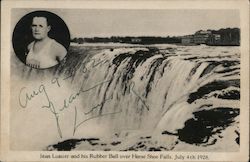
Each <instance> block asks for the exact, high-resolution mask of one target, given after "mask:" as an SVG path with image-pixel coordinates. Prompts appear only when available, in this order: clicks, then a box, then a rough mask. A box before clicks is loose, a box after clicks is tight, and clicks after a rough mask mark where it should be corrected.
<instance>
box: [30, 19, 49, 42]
mask: <svg viewBox="0 0 250 162" xmlns="http://www.w3.org/2000/svg"><path fill="white" fill-rule="evenodd" d="M31 29H32V35H33V37H34V38H35V39H36V40H41V39H44V38H46V37H47V36H48V32H49V31H50V26H48V24H47V20H46V18H45V17H34V18H33V21H32V25H31Z"/></svg>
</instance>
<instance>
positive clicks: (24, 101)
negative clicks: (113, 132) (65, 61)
mask: <svg viewBox="0 0 250 162" xmlns="http://www.w3.org/2000/svg"><path fill="white" fill-rule="evenodd" d="M106 63H108V61H96V60H92V63H91V66H90V67H89V68H90V69H88V68H86V67H85V66H83V71H82V72H87V71H90V70H91V69H93V68H95V67H96V66H97V65H101V64H106ZM69 77H71V76H67V77H66V78H63V79H60V78H57V77H55V78H52V79H51V84H54V85H56V86H57V88H63V86H62V85H61V80H65V79H68V78H69ZM111 82H112V80H105V81H101V82H99V83H97V84H94V85H93V86H90V87H87V88H85V85H84V84H82V85H81V86H80V88H79V89H78V90H77V91H76V92H74V93H71V94H70V95H69V96H68V97H66V98H64V99H63V100H62V103H61V106H59V107H55V103H54V102H53V100H52V99H51V98H50V94H49V93H48V91H47V87H46V86H45V84H40V85H39V86H38V88H37V89H33V90H31V91H29V90H28V88H27V87H22V88H21V89H20V92H19V105H20V106H21V108H24V109H25V108H27V107H28V106H29V103H30V102H31V101H32V100H33V99H34V98H37V97H41V96H44V97H45V99H46V102H45V103H43V105H41V108H46V109H49V110H50V112H51V113H52V114H53V116H54V118H55V121H56V125H57V131H58V134H59V136H60V137H61V138H62V131H61V126H60V123H59V118H60V113H62V112H63V111H64V110H65V109H68V108H70V107H72V106H73V105H72V104H73V103H74V101H75V100H77V99H78V98H79V96H80V95H81V94H83V93H86V92H89V91H91V90H93V89H95V88H98V87H100V86H102V85H104V84H106V83H108V84H110V83H111ZM128 86H129V87H130V89H129V92H130V93H131V92H132V93H133V94H134V95H135V97H137V98H138V100H139V101H140V102H141V103H142V104H143V106H144V107H145V108H146V109H147V110H148V111H149V106H148V105H147V104H146V100H145V99H144V98H143V97H141V96H140V95H139V93H137V92H136V90H135V82H133V81H131V82H130V84H129V85H128ZM111 100H113V95H111V96H109V97H104V99H103V100H102V101H101V102H100V103H98V104H96V105H95V106H93V107H91V108H89V109H87V111H86V112H84V114H83V115H85V116H86V115H90V117H88V118H85V119H84V120H83V121H80V122H79V123H77V117H78V114H77V108H76V107H75V110H74V113H75V115H74V116H75V121H74V124H73V128H74V129H73V135H74V134H75V132H76V130H77V129H78V128H79V127H80V126H81V125H82V124H83V123H85V122H87V121H89V120H91V119H95V118H100V117H104V116H107V115H114V114H118V113H121V112H122V111H116V112H109V113H102V112H101V113H99V114H98V115H92V114H94V113H93V112H94V111H98V109H99V110H101V108H102V107H103V106H104V104H105V103H106V102H108V101H111ZM91 113H92V114H91Z"/></svg>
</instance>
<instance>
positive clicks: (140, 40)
mask: <svg viewBox="0 0 250 162" xmlns="http://www.w3.org/2000/svg"><path fill="white" fill-rule="evenodd" d="M71 42H75V43H78V44H82V43H110V42H112V43H130V44H164V43H181V38H179V37H169V36H167V37H153V36H141V37H131V36H125V37H120V36H112V37H93V38H73V39H72V40H71Z"/></svg>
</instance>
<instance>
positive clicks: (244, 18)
mask: <svg viewBox="0 0 250 162" xmlns="http://www.w3.org/2000/svg"><path fill="white" fill-rule="evenodd" d="M248 5H249V2H248V1H247V0H245V1H243V0H242V1H238V0H235V1H233V0H231V1H200V0H196V1H115V0H113V1H95V0H94V1H74V0H72V1H69V0H65V1H35V2H33V1H20V0H16V1H2V4H1V108H2V109H1V158H0V160H3V161H41V159H40V158H39V157H40V152H38V151H10V150H9V102H10V51H11V46H12V45H11V37H12V35H11V31H10V29H11V26H10V25H11V22H10V18H11V8H54V9H55V8H65V9H66V8H70V9H72V8H73V9H76V8H77V9H93V8H94V9H239V10H240V25H241V103H240V108H241V110H240V131H241V136H240V143H241V144H240V152H220V153H216V152H202V153H198V152H196V153H195V152H191V153H189V152H168V153H169V154H173V155H174V154H182V155H188V154H206V155H208V156H209V158H210V160H209V161H222V160H223V161H247V160H248V158H249V157H248V154H249V6H248ZM43 153H44V154H46V152H44V151H43ZM48 153H49V154H51V153H52V152H48ZM56 153H58V152H56ZM76 153H81V152H60V154H69V155H73V154H76ZM85 153H90V152H89V151H87V152H85ZM100 153H102V154H109V153H110V152H100ZM112 153H115V152H112ZM119 153H120V154H123V152H119ZM137 153H138V154H147V153H148V152H137ZM150 153H151V154H159V153H155V152H154V153H152V152H150ZM43 160H45V159H43ZM51 160H53V161H58V160H57V159H50V161H51ZM59 160H60V159H59ZM63 160H64V161H66V160H67V159H63ZM68 160H70V161H73V159H68ZM89 160H91V159H88V161H89ZM92 160H101V161H106V160H103V159H92ZM74 161H75V160H74ZM78 161H84V159H78ZM114 161H121V160H120V159H118V160H117V159H114ZM149 161H150V160H149ZM158 161H159V160H158Z"/></svg>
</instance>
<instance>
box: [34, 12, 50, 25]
mask: <svg viewBox="0 0 250 162" xmlns="http://www.w3.org/2000/svg"><path fill="white" fill-rule="evenodd" d="M35 17H44V18H45V19H46V21H47V25H48V26H51V21H50V18H49V15H47V14H46V13H44V12H38V13H36V14H35V15H34V16H33V17H32V20H33V19H34V18H35Z"/></svg>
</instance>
